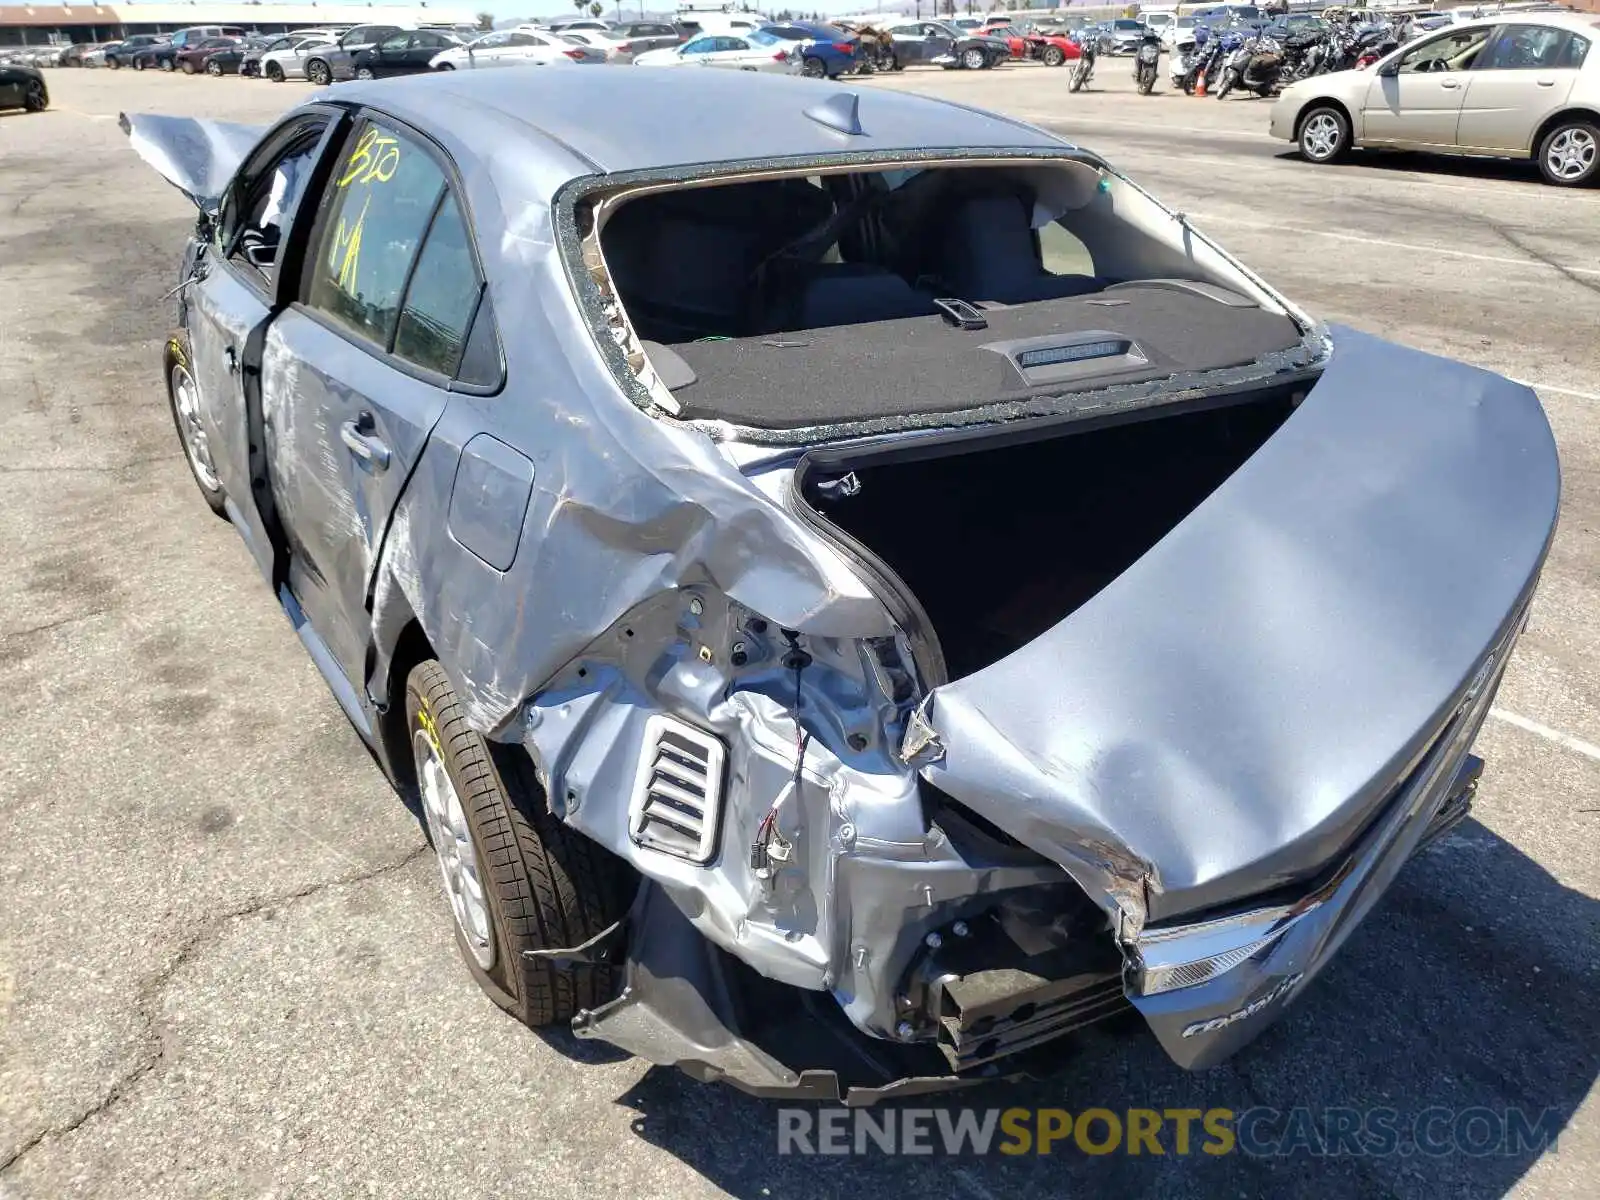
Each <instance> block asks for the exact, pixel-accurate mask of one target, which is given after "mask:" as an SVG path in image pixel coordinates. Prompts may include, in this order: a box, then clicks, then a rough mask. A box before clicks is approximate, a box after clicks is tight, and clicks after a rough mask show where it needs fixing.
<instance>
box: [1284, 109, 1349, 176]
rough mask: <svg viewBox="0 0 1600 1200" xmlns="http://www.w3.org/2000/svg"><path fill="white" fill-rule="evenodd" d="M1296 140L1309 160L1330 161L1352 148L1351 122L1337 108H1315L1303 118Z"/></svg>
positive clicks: (1305, 157)
mask: <svg viewBox="0 0 1600 1200" xmlns="http://www.w3.org/2000/svg"><path fill="white" fill-rule="evenodd" d="M1296 140H1297V141H1298V142H1299V144H1300V155H1301V157H1303V158H1304V159H1305V160H1306V161H1307V162H1313V163H1330V162H1333V161H1335V160H1336V159H1338V158H1339V157H1340V156H1342V155H1343V154H1344V153H1345V151H1347V150H1349V149H1350V122H1349V121H1348V120H1347V119H1346V118H1345V115H1344V114H1343V113H1342V112H1340V111H1339V110H1338V109H1337V108H1328V107H1326V106H1324V107H1321V108H1314V109H1312V110H1311V111H1310V112H1308V113H1307V114H1306V115H1305V117H1304V118H1303V119H1302V120H1301V122H1300V136H1299V138H1297V139H1296Z"/></svg>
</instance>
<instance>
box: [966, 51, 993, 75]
mask: <svg viewBox="0 0 1600 1200" xmlns="http://www.w3.org/2000/svg"><path fill="white" fill-rule="evenodd" d="M989 65H990V63H989V56H988V55H987V54H985V53H984V52H983V51H982V50H981V49H980V48H978V47H977V46H969V47H968V48H967V49H965V50H963V51H962V52H961V66H962V68H963V69H965V70H968V71H982V70H984V69H985V68H987V67H988V66H989Z"/></svg>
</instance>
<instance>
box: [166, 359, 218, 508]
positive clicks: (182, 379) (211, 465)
mask: <svg viewBox="0 0 1600 1200" xmlns="http://www.w3.org/2000/svg"><path fill="white" fill-rule="evenodd" d="M165 358H166V364H167V401H168V403H169V404H170V405H171V407H172V423H173V425H174V426H175V427H176V428H177V430H178V442H179V444H180V445H182V447H183V454H184V457H185V458H186V459H188V460H189V474H190V475H192V476H194V483H195V486H196V487H197V488H199V489H200V495H201V496H203V497H204V498H205V502H206V507H207V508H209V509H210V510H211V511H212V512H214V513H216V514H217V516H219V517H223V516H225V512H224V509H223V499H224V493H223V491H222V481H221V480H220V479H219V478H218V477H217V468H216V463H215V460H214V459H213V458H212V454H211V440H210V438H209V436H208V435H207V433H206V429H205V425H204V423H203V422H202V420H201V403H200V387H199V385H198V384H197V383H195V379H194V368H193V363H192V356H191V354H190V351H189V338H188V335H187V334H174V335H173V336H172V337H171V338H170V339H169V340H168V342H167V350H166V355H165Z"/></svg>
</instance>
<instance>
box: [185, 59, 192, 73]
mask: <svg viewBox="0 0 1600 1200" xmlns="http://www.w3.org/2000/svg"><path fill="white" fill-rule="evenodd" d="M183 73H184V74H185V75H193V74H194V64H193V63H192V62H190V61H189V60H188V59H184V60H183Z"/></svg>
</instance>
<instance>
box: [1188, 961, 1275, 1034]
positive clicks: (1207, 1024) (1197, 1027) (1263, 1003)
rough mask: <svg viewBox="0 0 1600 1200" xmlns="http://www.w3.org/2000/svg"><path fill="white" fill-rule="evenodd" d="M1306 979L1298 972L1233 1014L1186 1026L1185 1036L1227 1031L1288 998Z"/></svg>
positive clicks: (1225, 1014)
mask: <svg viewBox="0 0 1600 1200" xmlns="http://www.w3.org/2000/svg"><path fill="white" fill-rule="evenodd" d="M1304 978H1305V973H1304V972H1302V971H1296V972H1295V973H1294V974H1293V975H1290V976H1289V977H1288V978H1287V979H1284V980H1283V981H1282V982H1280V983H1278V984H1277V985H1275V986H1274V987H1273V988H1272V990H1271V991H1269V992H1266V993H1265V994H1263V995H1260V996H1257V997H1256V998H1255V999H1254V1000H1252V1001H1250V1003H1249V1004H1246V1005H1245V1006H1244V1007H1243V1008H1236V1009H1234V1010H1233V1011H1232V1012H1231V1013H1224V1014H1223V1015H1222V1016H1220V1017H1211V1018H1210V1019H1209V1020H1205V1021H1195V1022H1194V1023H1193V1024H1191V1025H1185V1026H1184V1027H1183V1036H1184V1037H1186V1038H1188V1037H1194V1036H1195V1035H1196V1034H1199V1033H1215V1032H1216V1031H1217V1030H1219V1029H1226V1028H1227V1027H1228V1026H1229V1025H1232V1024H1233V1023H1234V1022H1235V1021H1243V1020H1246V1019H1248V1018H1250V1017H1253V1016H1255V1015H1256V1014H1257V1013H1258V1012H1260V1011H1261V1010H1262V1009H1264V1008H1266V1007H1268V1006H1269V1005H1272V1004H1275V1003H1277V1002H1278V1001H1279V1000H1282V999H1284V998H1285V997H1286V996H1288V994H1289V993H1290V992H1292V991H1294V989H1295V985H1296V984H1298V983H1299V982H1300V981H1301V980H1302V979H1304Z"/></svg>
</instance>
